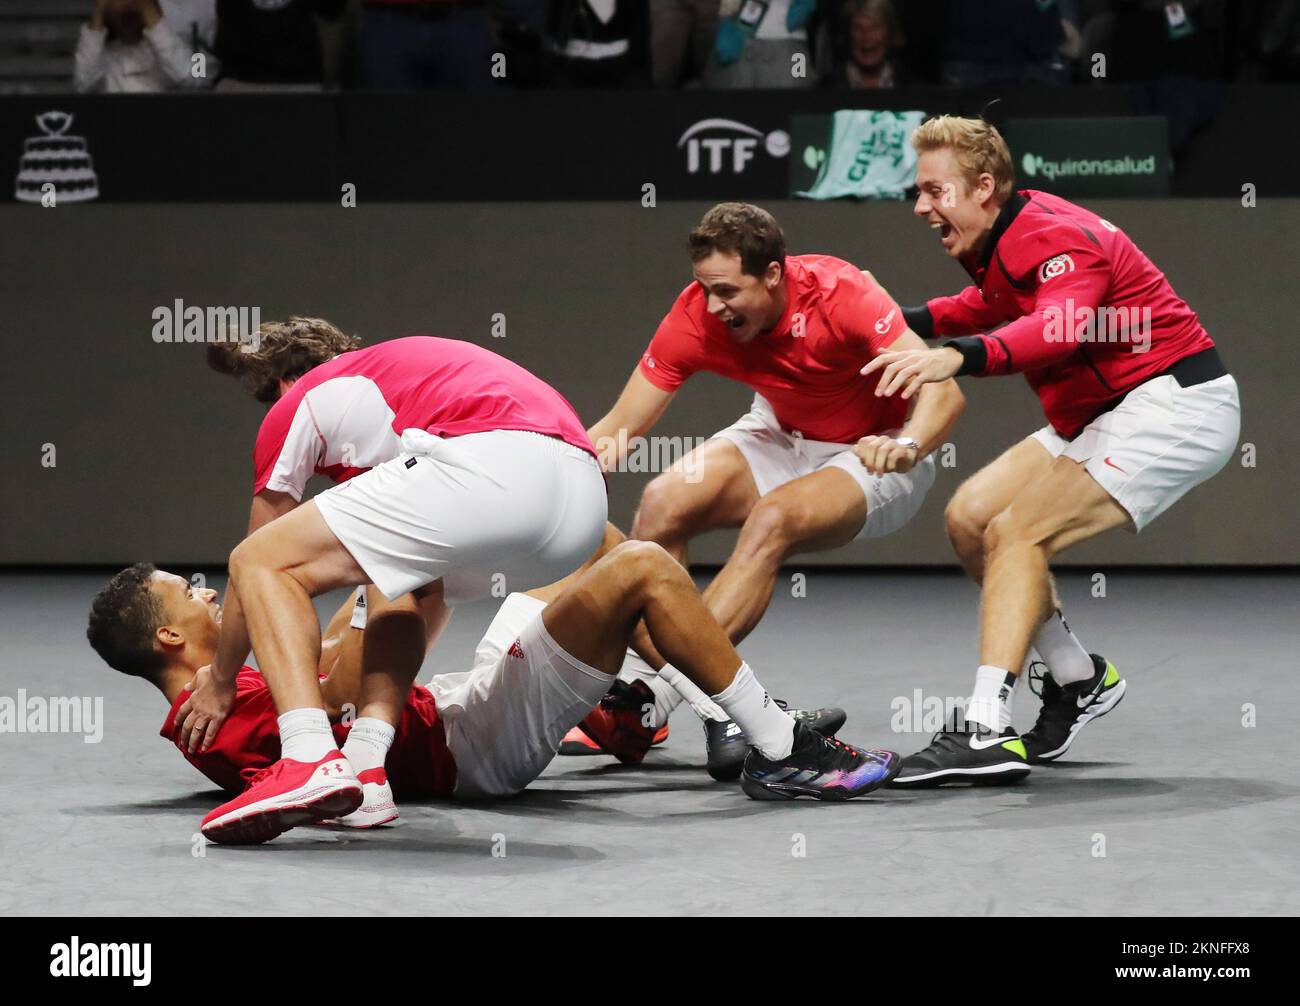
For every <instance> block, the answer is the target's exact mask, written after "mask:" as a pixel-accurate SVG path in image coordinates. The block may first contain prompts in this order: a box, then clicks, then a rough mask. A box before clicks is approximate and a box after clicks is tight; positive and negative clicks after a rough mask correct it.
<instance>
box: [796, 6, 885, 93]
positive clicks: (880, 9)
mask: <svg viewBox="0 0 1300 1006" xmlns="http://www.w3.org/2000/svg"><path fill="white" fill-rule="evenodd" d="M902 47H903V31H902V27H901V25H900V24H899V21H898V11H897V10H896V9H895V8H894V4H893V0H847V2H846V3H844V4H843V6H842V7H841V8H840V10H839V11H838V16H837V17H835V18H834V19H833V20H831V21H830V22H829V23H826V24H823V26H822V30H821V31H820V32H819V33H818V39H817V57H818V60H819V61H820V60H821V58H822V54H823V53H824V52H825V51H826V50H828V49H829V55H830V58H831V65H832V68H831V70H830V72H829V73H828V74H827V75H826V76H825V78H824V79H823V83H824V84H825V85H826V86H828V87H847V88H854V89H857V88H877V87H880V88H884V87H897V86H898V85H899V84H900V83H904V82H905V81H904V80H903V79H902V69H901V67H900V65H899V64H898V62H897V61H896V59H895V56H896V54H897V53H898V52H899V51H900V50H901V49H902Z"/></svg>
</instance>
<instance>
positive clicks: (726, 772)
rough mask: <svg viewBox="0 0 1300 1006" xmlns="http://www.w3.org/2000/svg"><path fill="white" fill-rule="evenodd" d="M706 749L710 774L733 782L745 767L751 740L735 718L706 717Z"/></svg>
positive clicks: (719, 779)
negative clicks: (748, 739)
mask: <svg viewBox="0 0 1300 1006" xmlns="http://www.w3.org/2000/svg"><path fill="white" fill-rule="evenodd" d="M704 749H705V751H706V752H707V754H708V769H709V775H711V776H713V778H715V779H717V780H718V782H733V781H734V780H736V779H738V778H740V772H741V770H742V769H743V768H744V767H745V754H746V752H748V751H749V741H747V740H745V735H744V733H743V732H741V729H740V724H739V723H737V722H736V721H735V720H715V719H711V718H710V719H706V720H705V721H704Z"/></svg>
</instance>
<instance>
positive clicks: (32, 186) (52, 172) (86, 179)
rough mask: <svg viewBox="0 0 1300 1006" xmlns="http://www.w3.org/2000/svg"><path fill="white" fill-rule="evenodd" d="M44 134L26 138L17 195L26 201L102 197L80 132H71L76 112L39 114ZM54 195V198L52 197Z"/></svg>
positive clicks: (43, 201)
mask: <svg viewBox="0 0 1300 1006" xmlns="http://www.w3.org/2000/svg"><path fill="white" fill-rule="evenodd" d="M36 125H38V126H40V128H41V132H42V133H43V134H44V135H42V136H32V137H29V138H28V139H26V140H24V141H23V156H22V160H21V161H19V163H18V180H17V182H16V184H15V186H14V198H15V199H17V200H18V201H19V202H24V203H45V204H46V205H52V204H53V203H54V201H57V202H63V203H80V202H86V201H87V200H90V199H97V198H98V197H99V182H98V180H97V179H96V178H95V168H94V165H93V164H92V163H91V161H90V154H89V153H87V151H86V141H85V139H84V138H83V137H80V136H68V135H66V134H67V130H68V127H69V126H71V125H72V116H71V115H69V114H68V113H67V112H42V113H41V114H40V115H38V116H36ZM51 197H53V198H51Z"/></svg>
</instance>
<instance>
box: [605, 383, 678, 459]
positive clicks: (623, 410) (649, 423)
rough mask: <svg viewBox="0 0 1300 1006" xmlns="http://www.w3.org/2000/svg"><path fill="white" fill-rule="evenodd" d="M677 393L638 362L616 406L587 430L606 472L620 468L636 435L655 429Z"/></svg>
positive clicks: (643, 434) (640, 435)
mask: <svg viewBox="0 0 1300 1006" xmlns="http://www.w3.org/2000/svg"><path fill="white" fill-rule="evenodd" d="M676 393H677V392H676V391H666V390H664V389H663V388H659V387H656V386H655V385H653V384H651V383H650V381H649V380H647V379H646V377H645V375H644V374H642V373H641V367H640V365H639V364H638V366H637V369H636V370H634V371H632V376H631V377H630V378H628V382H627V384H626V385H624V387H623V392H622V394H620V395H619V396H618V401H616V402H615V403H614V407H613V408H612V409H610V410H609V412H607V413H605V415H604V417H603V418H602V419H600V421H599V422H597V423H596V424H595V425H594V426H592V427H591V429H589V430H588V431H587V436H589V437H590V438H591V442H592V445H593V446H594V447H595V448H596V453H597V455H599V457H600V465H601V467H602V468H604V469H605V471H611V470H612V469H615V468H617V467H618V464H619V462H620V461H622V460H623V455H624V454H626V453H627V450H628V444H629V443H630V442H631V440H632V438H633V437H642V436H645V435H646V434H647V433H649V432H650V430H651V429H653V428H654V425H655V423H657V422H659V420H660V418H662V416H663V414H664V410H665V409H667V408H668V403H669V402H671V401H672V400H673V396H674V395H675V394H676Z"/></svg>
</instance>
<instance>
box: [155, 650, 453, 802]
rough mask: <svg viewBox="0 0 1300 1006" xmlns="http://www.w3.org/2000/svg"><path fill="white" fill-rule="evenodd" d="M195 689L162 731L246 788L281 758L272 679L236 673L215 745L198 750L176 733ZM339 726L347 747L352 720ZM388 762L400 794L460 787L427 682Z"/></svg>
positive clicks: (411, 698)
mask: <svg viewBox="0 0 1300 1006" xmlns="http://www.w3.org/2000/svg"><path fill="white" fill-rule="evenodd" d="M189 695H190V693H189V692H181V694H180V695H178V696H177V697H176V701H175V702H173V703H172V707H171V711H170V712H169V713H168V714H167V720H166V721H165V722H164V723H163V725H162V730H161V731H159V733H160V734H161V736H162V737H164V738H165V739H166V740H169V741H171V742H172V743H173V744H175V745H176V748H177V750H179V751H180V753H181V755H182V756H183V757H184V758H185V760H186V761H187V762H189V763H190V764H191V765H193V766H194V767H195V768H196V769H198V770H199V771H200V772H202V773H203V774H204V775H205V776H207V777H208V778H209V779H211V780H212V781H213V782H214V783H216V784H217V785H218V786H220V787H221V788H222V789H224V790H228V791H230V792H232V793H239V792H242V791H243V789H244V786H245V784H246V782H247V779H248V777H249V776H251V775H252V774H253V773H254V772H258V771H260V770H262V769H264V768H267V767H269V766H271V765H274V764H275V763H276V762H277V761H279V760H280V727H279V722H278V718H279V714H278V713H277V712H276V709H275V701H274V700H273V699H272V698H271V689H270V688H269V687H268V686H267V684H266V679H264V678H263V677H262V675H261V674H259V673H258V672H257V671H255V670H254V669H253V668H251V667H245V668H244V669H243V670H241V671H240V672H239V675H238V676H237V677H236V678H235V703H234V705H233V706H232V707H231V709H230V715H229V716H228V717H226V721H225V722H224V723H223V724H221V729H220V730H218V731H217V736H216V739H215V740H214V741H213V743H212V747H210V748H208V750H206V751H197V752H195V753H193V754H191V753H190V752H189V750H188V749H187V748H185V747H184V746H183V745H181V744H180V743H179V742H177V740H176V738H174V737H173V736H172V734H173V733H174V732H175V730H176V713H177V711H178V710H179V709H180V707H181V706H183V705H184V704H185V700H186V699H187V698H189ZM333 729H334V739H335V740H336V741H337V742H338V746H339V747H340V748H342V747H343V744H344V743H345V742H346V741H347V739H348V731H349V730H351V729H352V727H351V724H344V723H335V724H334V725H333ZM384 767H385V768H386V770H387V772H388V781H389V782H390V783H391V784H392V787H393V795H394V796H395V797H396V798H397V799H399V800H401V799H411V798H416V799H419V798H424V797H431V796H450V795H451V792H452V790H453V789H455V787H456V763H455V761H454V760H453V759H452V756H451V751H449V750H448V749H447V737H446V734H445V733H444V732H443V727H442V721H441V720H440V719H439V718H438V707H437V705H436V704H435V703H434V700H433V695H432V694H430V692H429V690H428V689H427V688H423V687H421V686H419V685H416V686H415V687H414V688H412V689H411V694H410V695H408V696H407V699H406V708H405V709H403V710H402V719H401V722H400V723H398V725H397V737H396V738H395V739H394V740H393V746H392V748H391V750H390V751H389V752H388V761H387V762H385V766H384Z"/></svg>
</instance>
